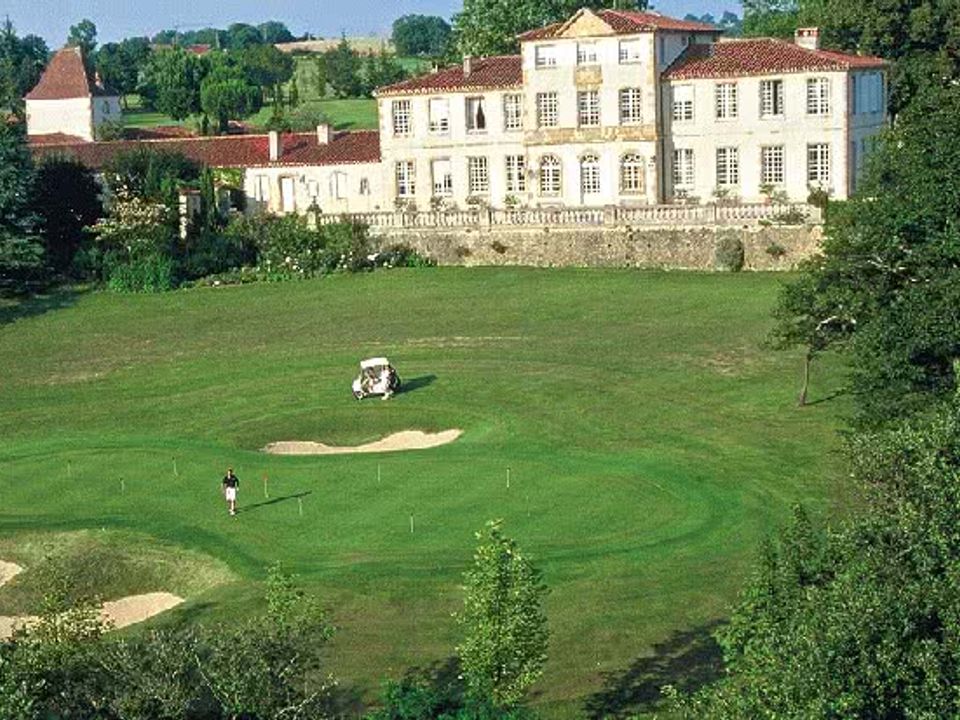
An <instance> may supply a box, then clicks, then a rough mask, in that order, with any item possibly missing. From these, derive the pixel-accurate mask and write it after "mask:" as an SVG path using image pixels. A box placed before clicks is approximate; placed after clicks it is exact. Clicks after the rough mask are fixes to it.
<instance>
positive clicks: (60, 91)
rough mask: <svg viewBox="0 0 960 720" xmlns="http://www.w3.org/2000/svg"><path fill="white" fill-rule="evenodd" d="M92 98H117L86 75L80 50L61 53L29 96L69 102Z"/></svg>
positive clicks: (60, 51)
mask: <svg viewBox="0 0 960 720" xmlns="http://www.w3.org/2000/svg"><path fill="white" fill-rule="evenodd" d="M91 95H114V96H115V95H116V93H115V92H111V91H110V90H108V89H107V88H105V87H103V85H100V84H98V83H96V82H94V80H93V79H91V77H90V76H89V75H88V74H87V69H86V66H85V65H84V63H83V53H82V51H81V50H80V48H78V47H65V48H63V49H62V50H58V51H57V53H56V54H55V55H54V56H53V57H52V58H51V59H50V63H49V64H48V65H47V69H46V70H44V71H43V75H42V76H41V77H40V82H38V83H37V86H36V87H35V88H34V89H33V90H31V91H30V92H29V93H27V97H26V99H27V100H68V99H71V98H84V97H90V96H91Z"/></svg>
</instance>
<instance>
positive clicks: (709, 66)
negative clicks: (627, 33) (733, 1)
mask: <svg viewBox="0 0 960 720" xmlns="http://www.w3.org/2000/svg"><path fill="white" fill-rule="evenodd" d="M885 65H886V63H885V62H884V61H883V60H882V59H881V58H877V57H869V56H864V55H851V54H848V53H841V52H835V51H833V50H810V49H807V48H802V47H800V46H799V45H796V44H794V43H792V42H787V41H786V40H774V39H773V38H759V39H756V40H730V41H724V42H718V43H712V44H710V45H704V44H700V45H691V46H690V47H689V48H687V50H686V51H685V52H684V53H683V55H681V56H680V57H679V58H677V59H676V60H675V61H674V63H673V65H671V66H670V67H669V68H668V69H667V71H666V72H665V73H664V78H665V79H667V80H687V79H693V78H717V77H739V76H742V75H766V74H768V73H791V72H810V71H813V72H816V71H830V70H836V71H845V70H855V69H860V68H882V67H884V66H885Z"/></svg>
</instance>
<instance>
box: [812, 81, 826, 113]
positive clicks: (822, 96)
mask: <svg viewBox="0 0 960 720" xmlns="http://www.w3.org/2000/svg"><path fill="white" fill-rule="evenodd" d="M829 114H830V78H825V77H818V78H807V115H829Z"/></svg>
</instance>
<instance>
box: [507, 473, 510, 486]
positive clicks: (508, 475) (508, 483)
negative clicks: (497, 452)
mask: <svg viewBox="0 0 960 720" xmlns="http://www.w3.org/2000/svg"><path fill="white" fill-rule="evenodd" d="M509 489H510V468H507V490H509Z"/></svg>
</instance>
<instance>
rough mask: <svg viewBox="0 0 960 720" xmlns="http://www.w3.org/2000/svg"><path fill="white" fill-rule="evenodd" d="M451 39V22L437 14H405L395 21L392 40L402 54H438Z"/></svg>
mask: <svg viewBox="0 0 960 720" xmlns="http://www.w3.org/2000/svg"><path fill="white" fill-rule="evenodd" d="M449 39H450V24H449V23H448V22H447V21H446V20H444V19H443V18H442V17H437V16H435V15H403V16H402V17H399V18H397V19H396V20H394V21H393V33H392V35H391V40H393V46H394V48H395V49H396V51H397V53H398V54H400V55H428V56H436V55H440V54H442V53H443V51H444V50H445V49H446V47H447V42H448V41H449Z"/></svg>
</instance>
